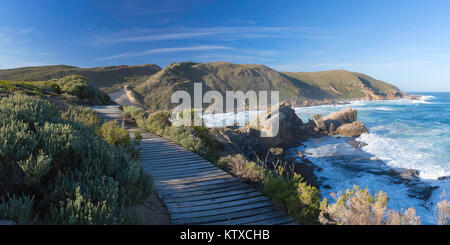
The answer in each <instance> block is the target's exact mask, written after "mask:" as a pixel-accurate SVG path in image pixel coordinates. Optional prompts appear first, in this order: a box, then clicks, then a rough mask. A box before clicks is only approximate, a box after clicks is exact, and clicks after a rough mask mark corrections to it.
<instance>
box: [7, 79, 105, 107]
mask: <svg viewBox="0 0 450 245" xmlns="http://www.w3.org/2000/svg"><path fill="white" fill-rule="evenodd" d="M0 94H6V95H8V94H10V95H12V94H25V95H30V96H38V97H40V98H48V99H50V100H54V101H62V102H61V103H64V104H66V103H70V104H80V105H105V104H108V103H109V102H110V98H109V96H108V95H107V94H105V93H103V92H101V91H100V90H98V89H97V88H94V87H92V86H90V85H89V84H88V83H87V80H86V78H85V77H83V76H80V75H70V76H66V77H63V78H61V79H54V80H49V81H29V82H28V81H0Z"/></svg>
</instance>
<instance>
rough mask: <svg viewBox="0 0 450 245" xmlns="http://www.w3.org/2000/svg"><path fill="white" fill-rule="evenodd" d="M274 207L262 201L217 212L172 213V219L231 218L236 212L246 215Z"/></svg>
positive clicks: (217, 210)
mask: <svg viewBox="0 0 450 245" xmlns="http://www.w3.org/2000/svg"><path fill="white" fill-rule="evenodd" d="M271 205H273V204H272V203H271V202H267V201H261V202H256V203H250V204H246V205H240V206H235V207H229V208H222V209H215V210H206V211H199V212H189V213H175V214H172V213H170V212H169V213H170V217H171V219H172V220H177V219H189V218H200V217H208V216H214V215H219V214H229V215H230V218H231V217H233V216H231V214H232V213H236V212H238V213H239V212H242V213H244V211H245V210H249V209H256V208H261V207H267V206H271Z"/></svg>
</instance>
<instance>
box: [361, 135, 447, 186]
mask: <svg viewBox="0 0 450 245" xmlns="http://www.w3.org/2000/svg"><path fill="white" fill-rule="evenodd" d="M358 140H360V141H362V142H365V143H367V145H366V146H364V147H363V149H364V151H366V152H368V153H370V154H373V155H375V156H376V157H377V158H378V159H381V160H383V161H384V162H385V163H386V164H387V165H388V166H391V167H394V168H407V169H416V170H418V171H419V177H420V178H422V179H438V178H439V177H442V176H447V175H450V170H449V169H445V168H444V167H443V166H441V165H440V164H439V163H438V161H439V160H440V159H436V156H435V154H433V152H430V151H428V149H430V148H432V147H433V146H432V143H431V142H420V141H418V140H413V139H401V140H400V139H392V138H388V137H383V136H380V135H377V134H373V133H369V134H363V135H361V136H360V137H359V138H358Z"/></svg>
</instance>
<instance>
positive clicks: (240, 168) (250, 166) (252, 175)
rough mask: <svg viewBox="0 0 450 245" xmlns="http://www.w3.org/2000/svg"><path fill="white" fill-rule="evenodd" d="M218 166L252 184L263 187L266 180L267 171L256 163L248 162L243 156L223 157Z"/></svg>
mask: <svg viewBox="0 0 450 245" xmlns="http://www.w3.org/2000/svg"><path fill="white" fill-rule="evenodd" d="M218 165H219V166H220V167H221V168H224V169H226V170H228V171H229V172H231V173H233V174H234V175H235V176H237V177H239V178H241V179H244V180H245V181H248V182H250V183H254V184H259V185H262V182H263V180H264V175H265V169H264V168H263V167H262V166H259V165H258V164H257V163H255V162H251V161H248V160H247V159H245V157H244V156H243V155H241V154H237V155H229V156H227V157H222V158H220V159H219V161H218Z"/></svg>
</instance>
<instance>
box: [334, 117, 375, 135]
mask: <svg viewBox="0 0 450 245" xmlns="http://www.w3.org/2000/svg"><path fill="white" fill-rule="evenodd" d="M368 132H369V131H368V130H367V128H366V127H365V126H364V124H363V123H362V122H359V121H356V122H352V123H346V124H343V125H341V126H339V127H338V128H337V129H336V131H334V133H335V134H339V135H343V136H350V137H358V136H360V135H361V134H364V133H368Z"/></svg>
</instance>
